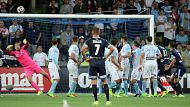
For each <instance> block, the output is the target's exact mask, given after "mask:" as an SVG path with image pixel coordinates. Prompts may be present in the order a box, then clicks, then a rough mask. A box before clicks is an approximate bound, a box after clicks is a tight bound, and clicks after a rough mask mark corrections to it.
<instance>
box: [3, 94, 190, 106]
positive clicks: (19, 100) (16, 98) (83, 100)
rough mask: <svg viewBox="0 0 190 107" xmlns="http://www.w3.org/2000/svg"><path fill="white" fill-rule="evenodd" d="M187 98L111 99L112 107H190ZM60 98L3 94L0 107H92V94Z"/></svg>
mask: <svg viewBox="0 0 190 107" xmlns="http://www.w3.org/2000/svg"><path fill="white" fill-rule="evenodd" d="M185 95H186V98H173V97H172V96H173V94H169V95H167V96H165V97H162V98H161V97H156V98H142V97H138V98H135V97H132V96H129V97H121V98H116V97H111V101H112V106H111V107H190V94H185ZM57 96H58V97H56V98H50V97H48V96H47V95H46V94H43V95H41V96H36V95H35V94H3V97H0V107H63V100H66V101H67V102H68V103H69V105H70V106H71V107H92V106H91V104H92V102H93V97H92V95H91V94H78V97H76V98H71V97H66V94H57ZM99 102H100V104H99V106H98V107H106V106H105V98H104V97H99Z"/></svg>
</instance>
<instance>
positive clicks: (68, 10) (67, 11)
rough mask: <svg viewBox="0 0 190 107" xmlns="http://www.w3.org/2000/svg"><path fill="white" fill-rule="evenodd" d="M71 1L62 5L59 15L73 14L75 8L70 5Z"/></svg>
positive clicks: (66, 1)
mask: <svg viewBox="0 0 190 107" xmlns="http://www.w3.org/2000/svg"><path fill="white" fill-rule="evenodd" d="M69 1H70V0H64V4H63V5H61V7H60V10H59V13H60V14H72V13H73V6H72V5H71V4H69Z"/></svg>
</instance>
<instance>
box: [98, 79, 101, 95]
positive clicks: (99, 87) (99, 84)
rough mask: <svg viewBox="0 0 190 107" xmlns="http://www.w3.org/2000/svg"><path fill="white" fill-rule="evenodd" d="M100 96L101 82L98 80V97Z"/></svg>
mask: <svg viewBox="0 0 190 107" xmlns="http://www.w3.org/2000/svg"><path fill="white" fill-rule="evenodd" d="M101 94H102V80H101V79H100V78H98V95H101Z"/></svg>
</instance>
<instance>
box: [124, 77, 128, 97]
mask: <svg viewBox="0 0 190 107" xmlns="http://www.w3.org/2000/svg"><path fill="white" fill-rule="evenodd" d="M123 83H124V91H125V94H128V81H127V80H124V81H123Z"/></svg>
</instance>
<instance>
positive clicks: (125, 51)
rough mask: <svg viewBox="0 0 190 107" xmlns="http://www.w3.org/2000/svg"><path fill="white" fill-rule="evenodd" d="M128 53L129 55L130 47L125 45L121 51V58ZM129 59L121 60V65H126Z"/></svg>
mask: <svg viewBox="0 0 190 107" xmlns="http://www.w3.org/2000/svg"><path fill="white" fill-rule="evenodd" d="M128 52H130V53H131V46H130V45H129V44H125V45H124V46H123V47H122V49H121V56H124V55H126V54H127V53H128ZM128 62H129V58H122V59H121V63H128Z"/></svg>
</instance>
